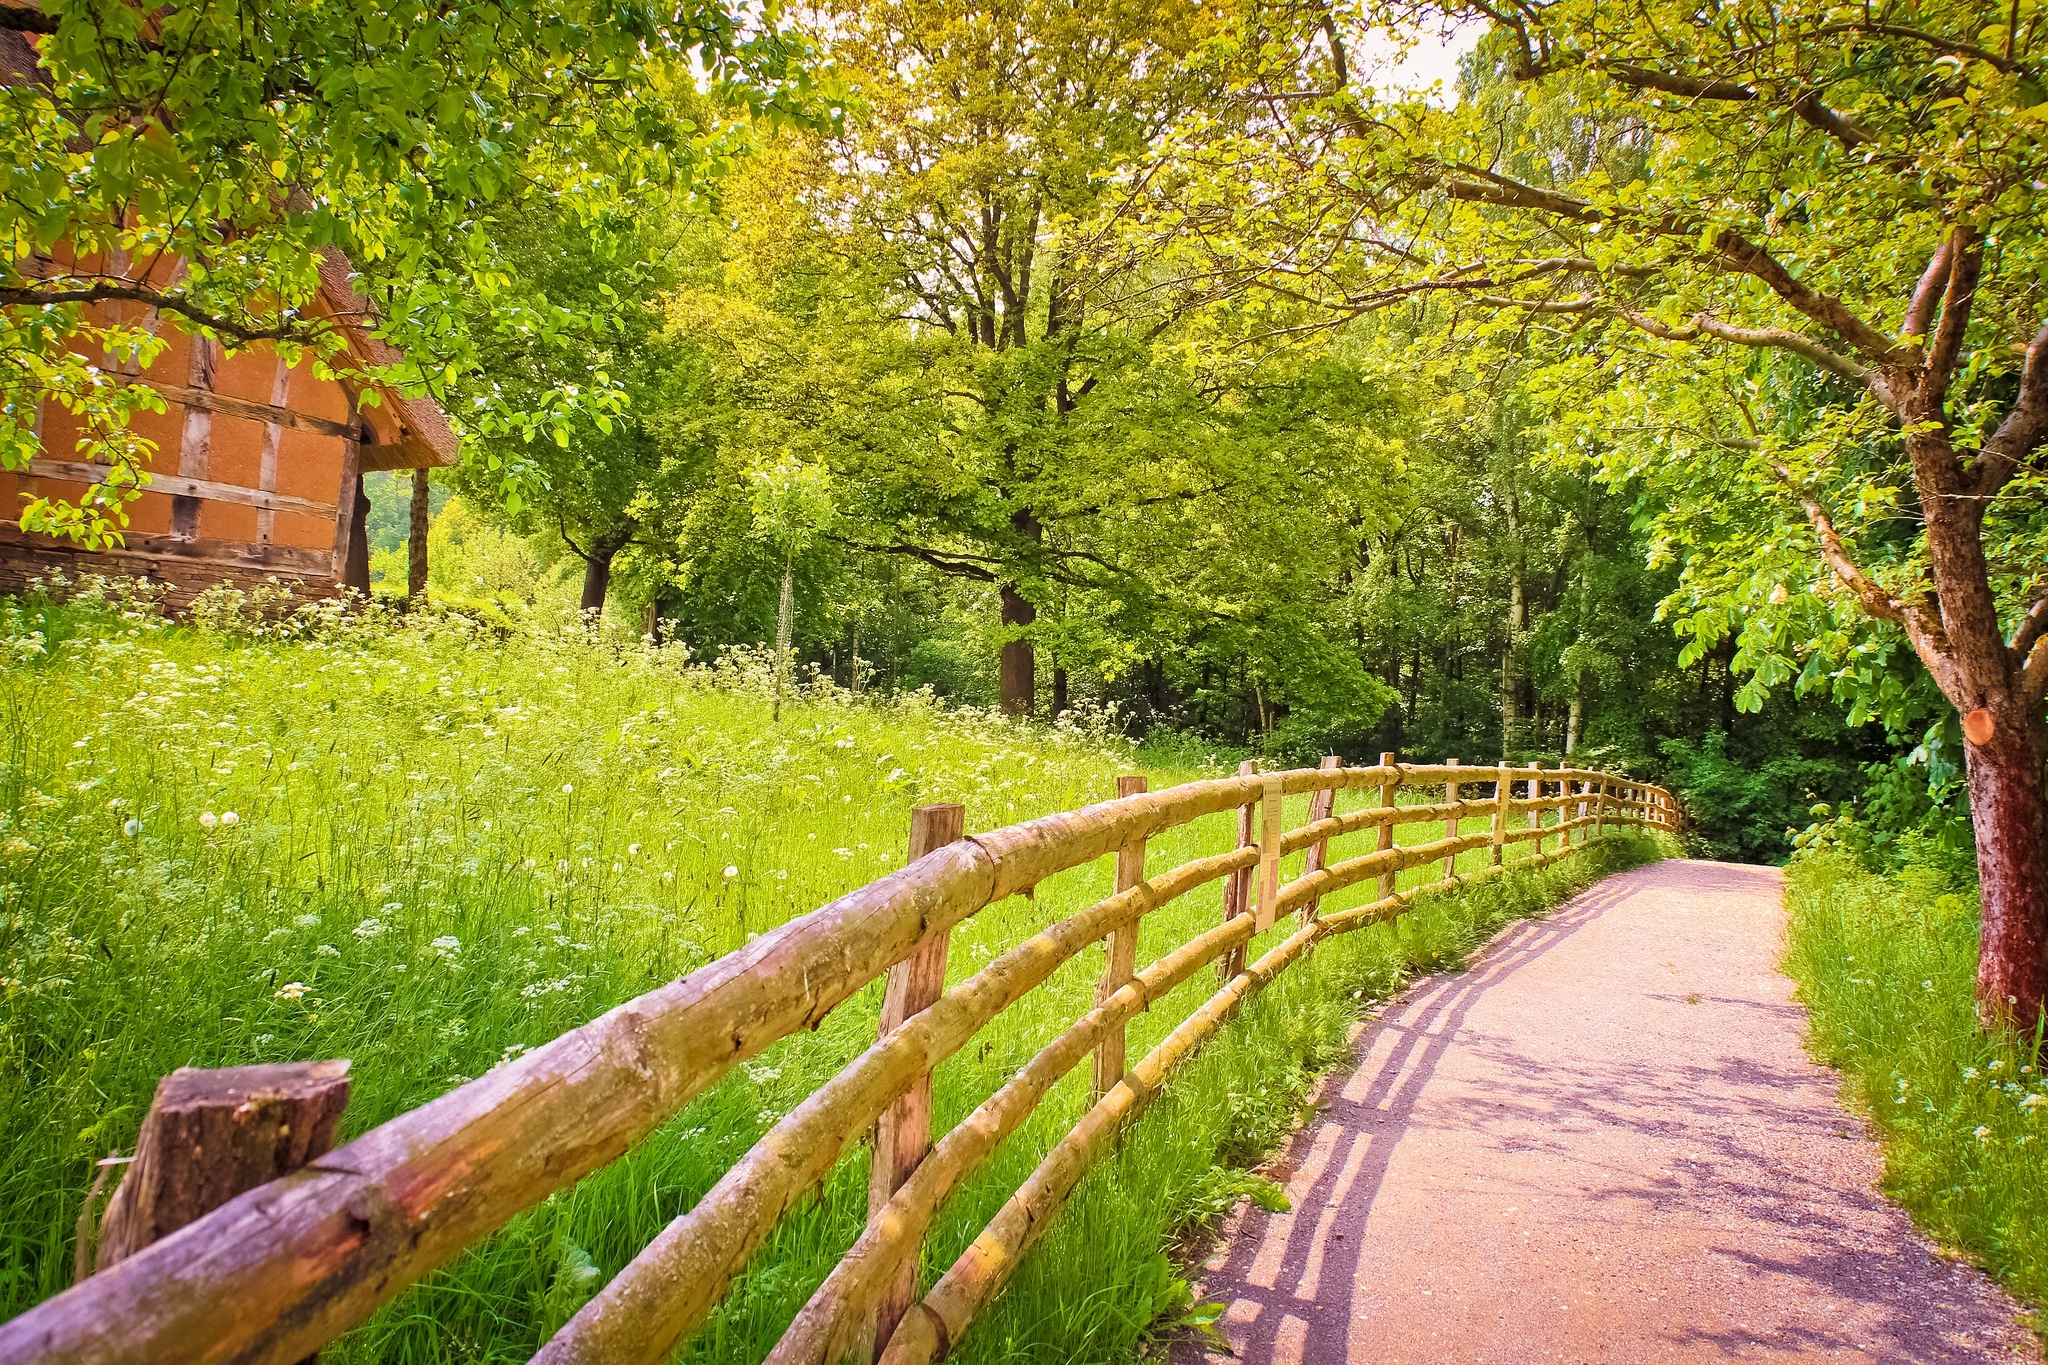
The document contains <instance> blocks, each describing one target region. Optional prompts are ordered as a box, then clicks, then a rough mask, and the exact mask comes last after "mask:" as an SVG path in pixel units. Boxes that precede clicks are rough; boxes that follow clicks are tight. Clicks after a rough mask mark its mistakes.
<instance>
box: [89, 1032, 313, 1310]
mask: <svg viewBox="0 0 2048 1365" xmlns="http://www.w3.org/2000/svg"><path fill="white" fill-rule="evenodd" d="M348 1066H349V1064H348V1063H347V1062H346V1061H331V1062H290V1063H285V1064H283V1065H273V1066H234V1067H226V1068H223V1069H221V1070H217V1071H199V1070H195V1069H193V1068H191V1067H180V1068H178V1069H177V1070H176V1071H173V1072H172V1073H171V1074H170V1075H168V1076H166V1077H164V1078H163V1079H162V1080H161V1081H159V1082H157V1087H156V1098H155V1099H154V1100H152V1101H151V1102H150V1106H149V1113H148V1115H147V1116H146V1117H145V1118H144V1119H143V1120H142V1135H141V1137H140V1138H138V1139H137V1141H136V1144H135V1160H134V1161H132V1162H130V1163H129V1166H128V1171H127V1174H126V1175H124V1176H123V1177H122V1180H121V1184H120V1186H119V1187H118V1188H117V1189H116V1190H115V1191H114V1195H113V1198H111V1199H109V1200H108V1201H107V1212H106V1217H105V1218H104V1219H102V1220H101V1223H100V1239H99V1256H98V1260H97V1261H96V1263H95V1264H96V1268H97V1269H99V1270H105V1269H107V1268H108V1267H109V1266H112V1265H116V1264H118V1263H119V1262H121V1261H122V1260H125V1259H126V1258H128V1257H130V1256H133V1255H134V1254H135V1253H136V1252H138V1251H140V1250H142V1249H143V1248H144V1247H146V1246H148V1245H149V1244H150V1243H152V1242H155V1241H159V1240H161V1239H162V1238H165V1237H168V1236H170V1235H171V1234H172V1233H174V1232H176V1231H177V1230H178V1229H179V1228H181V1227H184V1226H185V1225H186V1224H187V1223H190V1222H192V1221H193V1220H194V1219H197V1218H200V1217H202V1216H203V1215H205V1214H208V1213H211V1212H212V1211H213V1210H215V1209H217V1208H219V1207H220V1206H221V1205H222V1204H225V1203H227V1202H228V1201H229V1200H230V1199H233V1198H234V1197H235V1196H236V1195H238V1194H241V1193H242V1192H244V1191H245V1190H253V1189H255V1188H256V1187H257V1186H258V1185H265V1184H268V1183H269V1182H271V1181H273V1180H275V1179H277V1178H278V1177H279V1176H283V1175H289V1174H291V1173H292V1172H293V1171H296V1170H298V1169H299V1168H300V1167H301V1166H304V1165H305V1164H306V1163H307V1162H309V1161H311V1160H313V1159H314V1158H315V1157H318V1156H321V1155H323V1154H324V1153H325V1152H326V1151H327V1149H328V1148H329V1147H331V1146H332V1145H333V1143H334V1121H335V1120H336V1119H338V1118H339V1117H341V1111H342V1108H343V1107H344V1106H345V1105H347V1103H348Z"/></svg>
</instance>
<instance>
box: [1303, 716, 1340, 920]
mask: <svg viewBox="0 0 2048 1365" xmlns="http://www.w3.org/2000/svg"><path fill="white" fill-rule="evenodd" d="M1343 766H1344V760H1343V758H1341V757H1340V756H1338V755H1336V754H1324V755H1323V763H1322V768H1323V771H1324V772H1326V773H1327V772H1334V771H1336V770H1337V769H1338V768H1341V767H1343ZM1336 813H1337V789H1336V788H1335V787H1323V788H1320V789H1319V790H1318V791H1317V792H1316V794H1315V795H1314V796H1312V797H1310V798H1309V802H1308V822H1309V823H1310V824H1311V825H1313V824H1314V823H1315V822H1316V821H1318V820H1327V819H1329V818H1330V817H1331V816H1332V815H1335V814H1336ZM1329 863H1330V841H1329V840H1328V839H1318V840H1316V841H1315V842H1314V843H1313V844H1310V845H1309V850H1308V857H1307V859H1306V860H1304V862H1303V865H1302V869H1301V875H1302V876H1304V877H1306V876H1308V875H1309V874H1310V873H1312V872H1320V871H1322V870H1323V869H1324V868H1325V867H1327V866H1329ZM1322 905H1323V898H1322V897H1321V896H1317V897H1316V898H1315V899H1314V900H1311V901H1309V902H1308V903H1307V904H1306V905H1304V906H1302V907H1301V921H1302V923H1304V924H1306V923H1308V922H1309V921H1310V920H1312V919H1314V918H1315V917H1316V915H1317V914H1318V913H1319V912H1320V911H1321V909H1322Z"/></svg>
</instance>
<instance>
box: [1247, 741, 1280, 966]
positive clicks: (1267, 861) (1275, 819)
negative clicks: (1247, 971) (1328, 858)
mask: <svg viewBox="0 0 2048 1365" xmlns="http://www.w3.org/2000/svg"><path fill="white" fill-rule="evenodd" d="M1285 781H1286V779H1284V778H1282V777H1281V776H1280V774H1278V773H1268V774H1266V789H1265V791H1264V793H1263V794H1262V795H1261V796H1260V797H1259V909H1258V913H1257V914H1256V915H1254V916H1253V917H1252V925H1253V930H1254V932H1256V933H1261V934H1263V933H1265V932H1266V931H1267V930H1268V929H1270V928H1272V927H1273V924H1274V921H1276V920H1278V919H1279V918H1280V839H1281V836H1282V834H1284V833H1285V831H1286V828H1287V821H1286V819H1285V818H1284V815H1285V813H1284V811H1283V810H1282V806H1283V805H1284V803H1285V802H1286V799H1287V794H1286V791H1285V790H1284V784H1285Z"/></svg>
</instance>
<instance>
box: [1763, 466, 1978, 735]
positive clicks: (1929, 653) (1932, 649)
mask: <svg viewBox="0 0 2048 1365" xmlns="http://www.w3.org/2000/svg"><path fill="white" fill-rule="evenodd" d="M1769 463H1770V468H1771V471H1772V472H1773V473H1774V474H1776V475H1777V476H1778V478H1779V479H1780V480H1781V481H1782V482H1783V483H1784V485H1785V487H1786V489H1787V491H1789V492H1790V493H1791V494H1792V496H1793V497H1794V498H1796V499H1798V502H1799V506H1800V508H1801V510H1803V511H1804V512H1805V513H1806V520H1807V522H1808V524H1809V525H1811V526H1812V527H1813V533H1814V535H1815V537H1817V538H1818V539H1819V541H1820V554H1821V558H1822V559H1823V560H1824V561H1826V563H1827V566H1828V567H1829V568H1830V569H1832V570H1834V574H1835V577H1836V578H1839V579H1840V580H1841V581H1842V586H1843V587H1846V588H1847V589H1848V590H1849V591H1850V593H1851V594H1852V595H1854V597H1855V598H1856V602H1857V605H1858V606H1860V607H1862V608H1863V611H1864V613H1865V614H1866V615H1868V616H1870V617H1872V618H1874V619H1876V620H1879V621H1890V622H1892V623H1893V624H1894V625H1897V626H1899V627H1900V628H1901V629H1903V630H1904V631H1905V632H1906V638H1907V639H1908V640H1909V641H1911V642H1912V645H1913V652H1914V653H1916V654H1918V655H1919V656H1920V662H1922V663H1924V664H1926V665H1927V671H1928V672H1929V673H1931V674H1933V675H1934V681H1935V683H1936V684H1937V685H1939V686H1940V688H1941V690H1942V691H1943V693H1945V694H1946V695H1947V696H1948V698H1949V700H1950V701H1958V698H1960V697H1962V696H1963V695H1964V691H1963V688H1962V679H1961V677H1960V675H1959V674H1958V672H1957V670H1956V667H1955V664H1954V661H1953V660H1952V659H1951V658H1950V657H1949V644H1948V632H1947V631H1945V630H1944V629H1943V628H1942V624H1941V616H1940V613H1939V611H1933V610H1929V609H1928V608H1927V607H1926V606H1925V605H1923V604H1921V603H1918V602H1906V601H1901V600H1900V599H1898V598H1896V597H1893V596H1892V595H1891V594H1890V593H1888V592H1886V591H1885V590H1884V587H1883V585H1882V584H1880V583H1878V582H1877V580H1876V579H1873V578H1872V577H1871V576H1870V575H1869V574H1867V573H1865V572H1864V571H1863V567H1862V566H1861V565H1859V564H1858V563H1857V562H1856V561H1855V559H1853V558H1852V557H1851V556H1850V554H1849V550H1848V547H1847V546H1845V545H1844V544H1842V537H1841V536H1840V535H1839V534H1837V533H1836V531H1835V523H1834V519H1833V518H1832V517H1830V516H1829V515H1828V513H1827V509H1826V508H1824V507H1822V506H1821V505H1820V502H1819V501H1818V500H1817V499H1816V498H1815V497H1814V496H1813V494H1811V493H1809V492H1808V491H1807V490H1806V487H1805V485H1803V484H1802V483H1800V481H1799V480H1798V479H1796V478H1794V477H1793V474H1792V471H1791V470H1790V469H1789V468H1787V467H1786V465H1785V463H1784V462H1783V461H1782V460H1778V459H1775V458H1773V459H1771V460H1770V462H1769ZM1958 704H1960V703H1959V702H1958Z"/></svg>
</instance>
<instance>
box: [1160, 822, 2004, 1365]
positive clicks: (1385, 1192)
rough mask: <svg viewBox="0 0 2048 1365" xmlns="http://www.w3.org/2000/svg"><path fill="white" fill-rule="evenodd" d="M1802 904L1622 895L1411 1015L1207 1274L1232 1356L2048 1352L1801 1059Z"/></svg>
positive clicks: (1769, 885)
mask: <svg viewBox="0 0 2048 1365" xmlns="http://www.w3.org/2000/svg"><path fill="white" fill-rule="evenodd" d="M1780 890H1781V883H1780V878H1779V874H1778V873H1777V872H1776V871H1775V870H1774V869H1770V868H1756V867H1738V866H1732V865H1728V864H1721V863H1699V862H1667V863H1662V864H1658V865H1655V866H1652V867H1647V868H1643V869H1640V870H1638V871H1635V872H1630V873H1624V874H1622V875H1620V876H1617V877H1612V878H1610V879H1608V880H1607V881H1605V882H1603V883H1601V884H1600V885H1599V886H1597V887H1595V888H1594V889H1593V890H1591V891H1590V892H1588V893H1586V894H1585V895H1583V896H1581V897H1579V898H1578V899H1577V900H1575V901H1573V902H1571V903H1570V904H1569V905H1568V906H1565V907H1564V908H1562V909H1560V910H1559V911H1558V913H1557V914H1555V915H1553V916H1552V917H1551V918H1549V919H1548V920H1544V921H1539V922H1534V923H1529V924H1523V925H1520V926H1517V927H1515V928H1512V929H1510V930H1508V931H1507V932H1506V933H1505V934H1503V935H1502V936H1501V938H1500V939H1499V940H1498V941H1497V942H1496V943H1495V944H1494V945H1493V947H1492V948H1491V949H1490V950H1489V951H1488V952H1487V953H1486V955H1485V956H1484V957H1483V958H1482V959H1481V960H1480V961H1479V963H1478V964H1477V965H1476V966H1474V967H1473V969H1472V970H1471V971H1469V972H1466V973H1464V974H1462V975H1458V976H1449V977H1442V978H1437V979H1433V980H1431V981H1428V982H1426V983H1424V984H1423V985H1422V986H1421V987H1420V989H1418V990H1417V991H1415V992H1414V993H1413V994H1411V995H1409V996H1407V997H1405V998H1403V999H1402V1000H1400V1001H1398V1002H1396V1003H1395V1004H1394V1005H1392V1006H1390V1007H1389V1008H1388V1010H1387V1012H1386V1014H1385V1015H1384V1017H1383V1018H1382V1019H1381V1020H1380V1022H1378V1023H1376V1024H1374V1025H1372V1026H1370V1027H1369V1028H1368V1029H1366V1030H1365V1031H1364V1032H1363V1033H1361V1034H1360V1036H1359V1038H1358V1042H1357V1050H1358V1057H1359V1065H1358V1069H1357V1070H1356V1071H1355V1072H1353V1073H1351V1074H1350V1075H1348V1076H1343V1077H1337V1078H1333V1079H1332V1081H1331V1082H1330V1083H1329V1086H1328V1087H1327V1088H1326V1090H1325V1094H1324V1102H1325V1103H1326V1105H1327V1108H1326V1110H1325V1112H1324V1114H1323V1117H1322V1120H1321V1121H1320V1122H1319V1123H1317V1124H1315V1125H1312V1126H1311V1127H1310V1128H1308V1129H1307V1130H1305V1131H1303V1132H1302V1133H1301V1134H1300V1135H1298V1137H1297V1138H1296V1140H1295V1142H1294V1143H1293V1145H1292V1147H1291V1148H1290V1150H1289V1151H1288V1153H1287V1156H1286V1171H1287V1172H1291V1174H1289V1175H1287V1176H1286V1181H1285V1183H1286V1185H1287V1195H1288V1198H1289V1199H1290V1200H1291V1201H1292V1202H1293V1212H1292V1213H1288V1214H1265V1213H1261V1212H1259V1211H1258V1210H1256V1209H1254V1210H1252V1211H1250V1212H1249V1213H1248V1214H1246V1215H1245V1216H1244V1218H1243V1221H1242V1223H1241V1224H1240V1225H1239V1226H1237V1227H1235V1228H1233V1229H1232V1235H1231V1236H1230V1238H1229V1239H1228V1240H1227V1241H1226V1242H1225V1244H1224V1250H1223V1251H1221V1252H1219V1253H1218V1255H1217V1256H1216V1257H1215V1258H1214V1259H1212V1260H1211V1261H1210V1262H1209V1264H1208V1267H1207V1269H1206V1271H1205V1275H1204V1284H1203V1286H1202V1289H1203V1297H1204V1298H1205V1299H1211V1300H1219V1301H1221V1302H1224V1303H1227V1304H1229V1305H1230V1311H1229V1314H1228V1316H1227V1318H1226V1319H1225V1321H1224V1323H1223V1324H1222V1327H1223V1330H1224V1333H1225V1335H1226V1336H1227V1337H1228V1338H1229V1339H1230V1341H1231V1343H1232V1345H1233V1346H1234V1347H1235V1348H1236V1352H1237V1359H1238V1360H1240V1361H1249V1362H1267V1361H1273V1362H1284V1363H1285V1365H1337V1363H1338V1362H1346V1363H1347V1365H1367V1362H1370V1363H1371V1365H1396V1363H1398V1362H1409V1361H1415V1362H1421V1361H1428V1362H1432V1365H1463V1363H1464V1362H1474V1363H1475V1365H1477V1363H1478V1362H1524V1361H1572V1362H1595V1361H1597V1362H1612V1363H1613V1365H1620V1363H1621V1362H1630V1361H1694V1360H1743V1361H1752V1360H1789V1359H1794V1358H1799V1359H1819V1360H1830V1361H1886V1362H1892V1361H1897V1362H1930V1363H1932V1362H1950V1361H1978V1360H1991V1359H1998V1360H2008V1361H2009V1360H2013V1359H2015V1358H2025V1359H2035V1358H2038V1357H2037V1356H2036V1355H2035V1354H2034V1350H2033V1347H2032V1345H2031V1344H2030V1343H2031V1340H2032V1339H2031V1337H2030V1335H2029V1334H2028V1333H2027V1332H2025V1331H2024V1330H2023V1329H2022V1328H2021V1327H2020V1326H2019V1325H2018V1324H2017V1323H2016V1322H2015V1316H2014V1315H2015V1313H2016V1311H2017V1310H2016V1309H2015V1307H2014V1305H2013V1304H2012V1302H2011V1301H2010V1300H2008V1299H2007V1298H2006V1297H2005V1296H2004V1295H2003V1294H2002V1293H2001V1292H2000V1291H1999V1290H1998V1289H1996V1288H1995V1287H1994V1286H1993V1285H1992V1284H1991V1283H1990V1282H1989V1281H1988V1280H1987V1279H1985V1277H1984V1276H1982V1275H1981V1274H1979V1273H1977V1272H1976V1271H1973V1270H1970V1269H1968V1268H1965V1267H1960V1266H1956V1265H1953V1264H1951V1263H1948V1262H1945V1261H1942V1260H1940V1259H1938V1258H1937V1257H1936V1256H1934V1255H1933V1254H1932V1252H1931V1251H1930V1250H1929V1249H1928V1247H1927V1246H1926V1244H1925V1243H1923V1242H1922V1241H1920V1240H1919V1238H1917V1237H1916V1236H1915V1235H1914V1233H1913V1232H1912V1229H1911V1226H1910V1224H1909V1223H1908V1221H1907V1218H1906V1215H1905V1214H1904V1213H1903V1212H1901V1211H1900V1210H1899V1209H1897V1208H1896V1207H1894V1206H1893V1205H1891V1204H1889V1203H1887V1202H1886V1201H1885V1200H1884V1199H1883V1198H1881V1197H1880V1196H1879V1195H1878V1194H1877V1192H1876V1182H1877V1177H1878V1173H1879V1158H1878V1152H1877V1148H1876V1146H1875V1145H1874V1144H1873V1143H1871V1142H1870V1141H1869V1140H1868V1139H1867V1138H1866V1137H1865V1135H1864V1130H1863V1126H1862V1124H1861V1122H1860V1121H1859V1120H1857V1119H1854V1118H1852V1117H1850V1116H1849V1115H1848V1114H1846V1113H1845V1112H1844V1111H1843V1110H1842V1109H1841V1108H1840V1107H1839V1106H1838V1104H1837V1102H1836V1089H1837V1081H1836V1077H1835V1074H1834V1073H1833V1072H1831V1071H1828V1070H1826V1069H1824V1068H1822V1067H1819V1066H1817V1065H1815V1064H1814V1063H1813V1062H1812V1061H1810V1060H1808V1058H1807V1057H1806V1055H1805V1053H1804V1052H1803V1051H1802V1050H1801V1046H1800V1042H1801V1037H1802V1031H1803V1029H1804V1025H1805V1019H1804V1014H1803V1011H1802V1010H1801V1009H1800V1008H1799V1006H1798V1005H1796V1004H1795V1003H1793V1001H1792V983H1791V982H1790V981H1789V980H1787V979H1786V978H1785V977H1783V976H1781V975H1780V974H1779V973H1778V971H1777V967H1776V962H1777V959H1778V956H1779V953H1780V950H1781V945H1782V934H1783V924H1784V911H1783V910H1782V908H1781V902H1780ZM1228 1359H1229V1358H1228V1357H1225V1356H1223V1355H1221V1354H1220V1353H1218V1354H1212V1355H1205V1354H1204V1352H1203V1351H1202V1350H1201V1348H1200V1347H1198V1346H1191V1345H1185V1344H1184V1345H1182V1346H1181V1347H1180V1348H1178V1349H1177V1350H1176V1352H1175V1354H1174V1360H1175V1362H1176V1365H1195V1362H1203V1361H1216V1362H1220V1361H1226V1360H1228Z"/></svg>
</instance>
